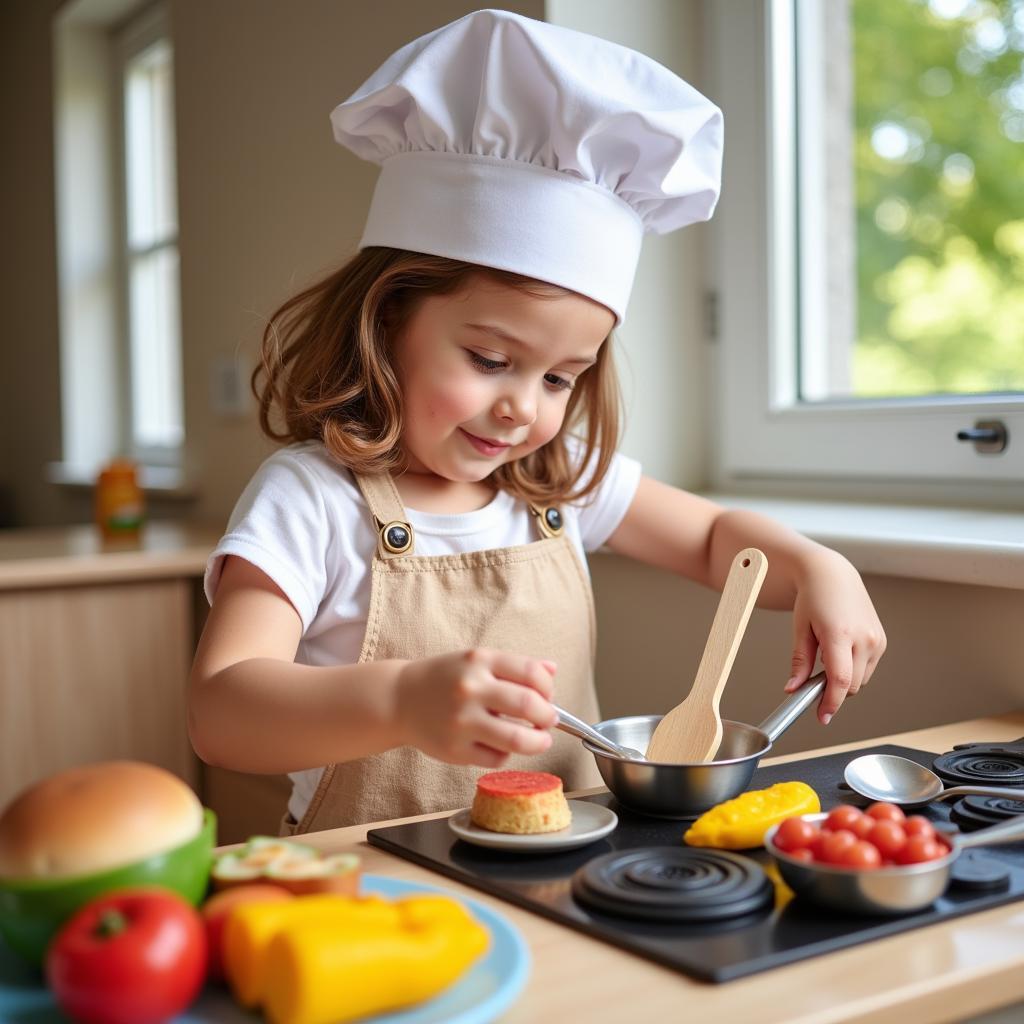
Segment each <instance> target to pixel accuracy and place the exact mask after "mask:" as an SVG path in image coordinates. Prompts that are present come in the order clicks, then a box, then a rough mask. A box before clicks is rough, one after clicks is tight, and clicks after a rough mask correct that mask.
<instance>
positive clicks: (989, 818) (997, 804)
mask: <svg viewBox="0 0 1024 1024" xmlns="http://www.w3.org/2000/svg"><path fill="white" fill-rule="evenodd" d="M1017 814H1024V790H1021V795H1020V800H1007V799H1006V797H1002V796H965V797H964V798H963V799H962V800H957V802H956V803H955V804H953V809H952V811H950V814H949V817H950V820H951V821H955V822H956V824H958V825H959V826H960V828H961V829H963V831H965V832H973V831H974V830H975V829H978V828H986V827H987V826H988V825H998V824H999V822H1001V821H1006V819H1007V818H1012V817H1014V816H1015V815H1017Z"/></svg>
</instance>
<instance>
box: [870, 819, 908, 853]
mask: <svg viewBox="0 0 1024 1024" xmlns="http://www.w3.org/2000/svg"><path fill="white" fill-rule="evenodd" d="M869 820H872V819H869ZM906 841H907V833H906V832H905V831H904V829H903V826H902V825H900V824H899V822H896V821H876V822H875V825H874V828H872V829H871V831H870V832H869V833H868V842H869V843H873V844H874V845H875V846H877V847H878V852H879V853H880V854H881V855H882V857H883V858H888V859H889V860H892V859H894V858H895V857H897V856H899V852H900V850H902V849H903V844H904V843H906Z"/></svg>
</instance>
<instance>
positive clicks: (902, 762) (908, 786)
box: [843, 754, 1024, 807]
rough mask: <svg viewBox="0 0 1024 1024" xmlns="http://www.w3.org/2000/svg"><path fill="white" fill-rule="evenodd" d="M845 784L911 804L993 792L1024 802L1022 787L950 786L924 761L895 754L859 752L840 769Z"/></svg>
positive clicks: (893, 801) (879, 797) (892, 801)
mask: <svg viewBox="0 0 1024 1024" xmlns="http://www.w3.org/2000/svg"><path fill="white" fill-rule="evenodd" d="M843 778H844V779H845V780H846V784H847V785H848V786H849V787H850V789H852V790H853V791H854V792H855V793H860V795H861V796H864V797H867V798H868V799H869V800H882V801H884V802H886V803H890V804H901V805H904V806H908V807H910V806H914V805H917V804H926V803H928V802H929V801H931V800H952V799H953V798H954V797H958V796H997V797H1003V798H1005V799H1007V800H1018V801H1021V802H1024V787H1022V788H1010V787H1009V786H950V787H949V788H948V789H946V788H944V787H943V784H942V779H940V778H939V777H938V775H936V774H935V772H933V771H931V770H930V769H928V768H925V767H924V765H920V764H918V763H917V762H916V761H911V760H909V759H908V758H906V757H899V756H897V755H896V754H863V755H861V756H860V757H855V758H854V759H853V760H852V761H850V762H849V764H847V766H846V768H845V770H844V771H843Z"/></svg>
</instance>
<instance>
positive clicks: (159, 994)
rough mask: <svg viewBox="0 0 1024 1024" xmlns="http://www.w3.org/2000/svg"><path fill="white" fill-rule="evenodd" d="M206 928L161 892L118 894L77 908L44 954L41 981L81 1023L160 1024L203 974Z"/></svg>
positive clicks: (192, 911) (189, 996)
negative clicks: (46, 983)
mask: <svg viewBox="0 0 1024 1024" xmlns="http://www.w3.org/2000/svg"><path fill="white" fill-rule="evenodd" d="M206 956H207V951H206V930H205V928H204V927H203V922H202V919H201V918H200V916H199V914H198V913H197V911H196V909H195V908H194V907H192V906H191V905H190V904H189V903H187V902H186V901H185V900H184V899H182V898H181V897H180V896H178V895H177V894H176V893H173V892H171V891H169V890H167V889H161V888H158V887H147V888H137V889H119V890H115V891H113V892H109V893H106V894H105V895H103V896H100V897H98V898H97V899H95V900H92V901H91V902H90V903H87V904H86V905H85V906H84V907H82V908H81V909H80V910H78V911H77V912H76V913H75V914H74V915H73V916H72V917H71V918H70V919H69V920H68V921H66V922H65V923H64V925H63V926H62V927H61V930H60V931H59V932H58V933H57V934H56V936H54V939H53V941H52V942H51V943H50V947H49V949H48V950H47V952H46V980H47V981H48V983H49V985H50V987H51V988H52V989H53V992H54V995H55V996H56V998H57V1002H58V1003H59V1004H60V1007H61V1009H63V1010H64V1011H65V1013H67V1014H68V1015H69V1016H70V1017H73V1018H74V1019H75V1020H76V1021H78V1022H80V1024H160V1022H162V1021H166V1020H168V1019H170V1018H171V1017H173V1016H174V1015H175V1014H177V1013H180V1012H181V1011H182V1010H184V1009H185V1008H186V1007H187V1006H188V1005H189V1004H190V1003H191V1002H192V1000H193V999H195V997H196V995H197V994H198V992H199V988H200V986H201V985H202V984H203V978H204V976H205V973H206Z"/></svg>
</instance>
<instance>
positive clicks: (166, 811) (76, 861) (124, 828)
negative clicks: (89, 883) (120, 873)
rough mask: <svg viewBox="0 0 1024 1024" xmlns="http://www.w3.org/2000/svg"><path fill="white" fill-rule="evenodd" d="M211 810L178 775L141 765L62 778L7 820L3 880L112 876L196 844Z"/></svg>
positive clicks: (105, 765) (26, 799)
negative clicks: (116, 871)
mask: <svg viewBox="0 0 1024 1024" xmlns="http://www.w3.org/2000/svg"><path fill="white" fill-rule="evenodd" d="M202 825H203V806H202V804H201V803H200V802H199V798H198V797H197V796H196V795H195V793H193V792H192V790H191V789H189V787H188V786H187V785H186V784H185V783H184V782H182V781H181V779H179V778H178V777H177V776H176V775H172V774H171V773H170V772H169V771H166V770H165V769H163V768H159V767H157V766H156V765H153V764H146V763H144V762H141V761H104V762H100V763H97V764H87V765H82V766H80V767H77V768H70V769H68V770H67V771H63V772H58V773H57V774H56V775H51V776H50V777H49V778H46V779H43V780H42V781H41V782H37V783H35V784H33V785H31V786H29V787H28V788H27V789H25V790H23V791H22V792H21V793H20V794H19V795H18V796H16V797H15V798H14V800H13V801H12V802H11V803H10V804H8V805H7V807H6V808H5V809H4V812H3V814H2V815H0V878H9V879H28V878H40V879H43V878H45V879H55V878H69V877H74V876H77V875H87V874H92V873H93V872H97V871H106V870H108V869H111V868H116V867H120V866H122V865H127V864H132V863H134V862H135V861H138V860H142V859H144V858H146V857H149V856H151V855H152V854H156V853H161V852H163V851H165V850H170V849H173V848H174V847H176V846H180V845H181V844H182V843H186V842H188V841H189V840H190V839H194V838H195V837H196V836H197V835H198V834H199V832H200V830H201V829H202Z"/></svg>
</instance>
